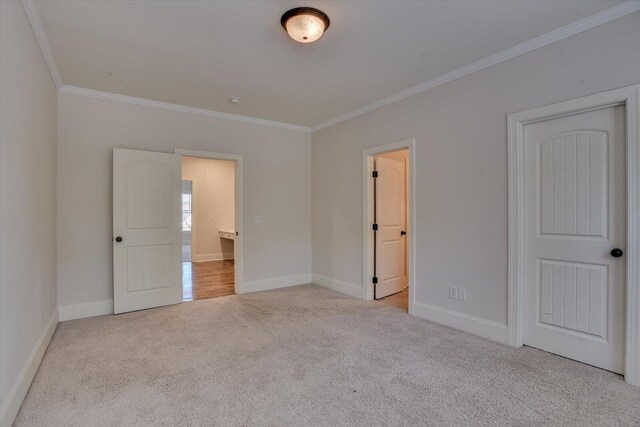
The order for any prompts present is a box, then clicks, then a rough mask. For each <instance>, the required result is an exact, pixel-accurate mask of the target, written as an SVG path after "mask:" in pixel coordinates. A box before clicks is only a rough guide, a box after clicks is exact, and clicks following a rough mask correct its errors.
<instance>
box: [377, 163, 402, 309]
mask: <svg viewBox="0 0 640 427" xmlns="http://www.w3.org/2000/svg"><path fill="white" fill-rule="evenodd" d="M375 162H376V170H377V171H378V178H377V179H376V182H375V222H376V224H377V226H378V230H377V231H376V244H375V260H376V262H375V272H376V274H375V275H376V277H377V279H378V283H376V284H375V297H376V299H379V298H384V297H386V296H389V295H391V294H395V293H397V292H400V291H402V290H403V289H404V288H405V287H406V286H407V274H406V244H405V240H406V231H407V228H406V219H407V216H406V188H405V187H406V179H405V164H404V162H403V161H400V160H392V159H388V158H385V157H380V156H378V157H376V159H375Z"/></svg>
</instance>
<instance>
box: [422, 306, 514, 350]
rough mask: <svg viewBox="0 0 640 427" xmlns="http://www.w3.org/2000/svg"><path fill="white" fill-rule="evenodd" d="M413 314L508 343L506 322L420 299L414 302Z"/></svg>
mask: <svg viewBox="0 0 640 427" xmlns="http://www.w3.org/2000/svg"><path fill="white" fill-rule="evenodd" d="M413 314H414V315H415V316H418V317H420V318H422V319H426V320H430V321H432V322H435V323H439V324H441V325H445V326H449V327H450V328H454V329H458V330H461V331H464V332H468V333H470V334H474V335H478V336H480V337H482V338H486V339H488V340H491V341H496V342H499V343H502V344H506V343H507V325H505V324H504V323H497V322H492V321H490V320H486V319H482V318H480V317H476V316H471V315H469V314H464V313H460V312H457V311H452V310H447V309H445V308H442V307H436V306H434V305H429V304H425V303H422V302H419V301H416V302H415V303H414V311H413Z"/></svg>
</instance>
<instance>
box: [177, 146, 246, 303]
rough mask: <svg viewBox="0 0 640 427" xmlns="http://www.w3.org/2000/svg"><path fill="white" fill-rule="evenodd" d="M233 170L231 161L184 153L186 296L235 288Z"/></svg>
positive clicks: (229, 292) (202, 296)
mask: <svg viewBox="0 0 640 427" xmlns="http://www.w3.org/2000/svg"><path fill="white" fill-rule="evenodd" d="M235 175H236V162H234V161H232V160H220V159H208V158H200V157H188V156H183V157H182V289H183V294H182V299H183V301H193V300H198V299H208V298H217V297H222V296H227V295H233V294H234V293H235V283H236V280H235V238H236V225H235V218H236V212H235V192H236V184H235Z"/></svg>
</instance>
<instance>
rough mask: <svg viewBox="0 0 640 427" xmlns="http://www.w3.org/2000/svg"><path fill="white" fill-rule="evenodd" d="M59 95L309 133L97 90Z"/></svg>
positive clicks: (66, 91)
mask: <svg viewBox="0 0 640 427" xmlns="http://www.w3.org/2000/svg"><path fill="white" fill-rule="evenodd" d="M60 93H62V94H68V95H77V96H85V97H88V98H97V99H103V100H106V101H113V102H121V103H124V104H131V105H141V106H143V107H151V108H159V109H161V110H169V111H177V112H180V113H186V114H195V115H197V116H204V117H213V118H216V119H224V120H231V121H235V122H241V123H248V124H252V125H259V126H269V127H273V128H279V129H286V130H293V131H297V132H306V133H310V132H311V128H309V127H306V126H299V125H293V124H290V123H282V122H274V121H271V120H266V119H258V118H255V117H248V116H240V115H237V114H229V113H223V112H220V111H213V110H205V109H203V108H195V107H187V106H185V105H178V104H170V103H168V102H162V101H153V100H151V99H144V98H136V97H133V96H127V95H119V94H116V93H110V92H101V91H98V90H92V89H84V88H81V87H75V86H67V85H64V86H62V87H61V88H60Z"/></svg>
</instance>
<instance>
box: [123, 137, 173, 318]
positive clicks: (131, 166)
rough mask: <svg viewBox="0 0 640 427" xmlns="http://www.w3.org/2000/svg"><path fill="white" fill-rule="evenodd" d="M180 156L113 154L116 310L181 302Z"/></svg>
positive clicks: (136, 153)
mask: <svg viewBox="0 0 640 427" xmlns="http://www.w3.org/2000/svg"><path fill="white" fill-rule="evenodd" d="M180 200H181V157H180V155H177V154H164V153H152V152H147V151H136V150H124V149H117V148H116V149H114V150H113V296H114V312H115V313H116V314H117V313H124V312H128V311H134V310H141V309H145V308H151V307H158V306H162V305H168V304H176V303H180V302H182V272H181V265H182V264H181V249H182V246H181V245H182V242H181V217H180V213H181V210H180V208H181V206H180Z"/></svg>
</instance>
